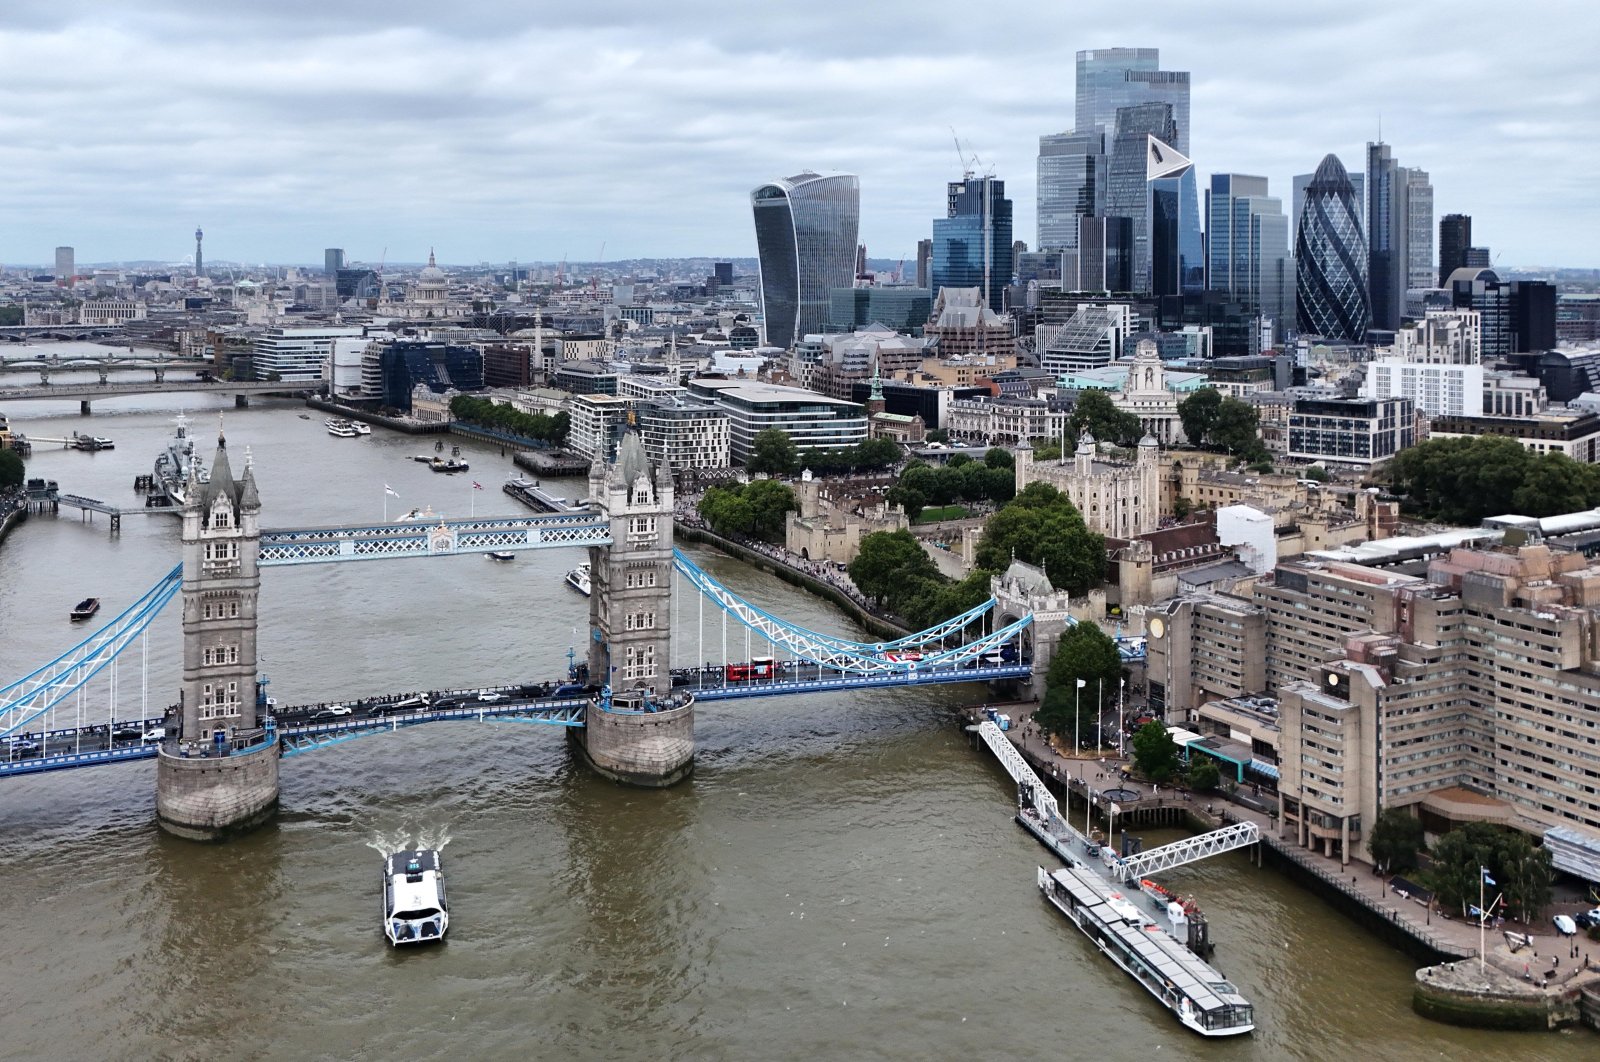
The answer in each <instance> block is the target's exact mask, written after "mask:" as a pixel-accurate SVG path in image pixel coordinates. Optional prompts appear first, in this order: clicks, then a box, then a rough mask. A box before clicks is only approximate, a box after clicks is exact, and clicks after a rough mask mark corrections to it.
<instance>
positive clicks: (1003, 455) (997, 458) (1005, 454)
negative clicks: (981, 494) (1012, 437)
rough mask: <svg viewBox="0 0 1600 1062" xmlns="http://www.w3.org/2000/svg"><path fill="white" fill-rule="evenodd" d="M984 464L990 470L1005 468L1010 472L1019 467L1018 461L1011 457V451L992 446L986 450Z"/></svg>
mask: <svg viewBox="0 0 1600 1062" xmlns="http://www.w3.org/2000/svg"><path fill="white" fill-rule="evenodd" d="M983 463H984V464H986V465H988V466H989V467H990V468H1003V469H1005V470H1006V471H1008V472H1009V471H1010V470H1012V469H1014V468H1016V467H1017V459H1016V458H1015V457H1013V456H1012V455H1011V451H1010V450H1007V449H1005V448H1004V447H1002V446H991V447H989V449H987V450H985V451H984V454H983Z"/></svg>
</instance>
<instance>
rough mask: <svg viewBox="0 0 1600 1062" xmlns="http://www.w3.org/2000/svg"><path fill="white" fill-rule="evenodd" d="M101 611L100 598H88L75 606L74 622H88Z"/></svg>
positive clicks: (73, 611)
mask: <svg viewBox="0 0 1600 1062" xmlns="http://www.w3.org/2000/svg"><path fill="white" fill-rule="evenodd" d="M99 611H100V599H99V598H98V597H86V598H84V599H83V600H82V601H79V602H78V603H77V604H76V605H74V606H73V608H72V618H73V619H74V620H86V619H88V618H89V617H90V616H93V615H94V614H95V613H96V612H99Z"/></svg>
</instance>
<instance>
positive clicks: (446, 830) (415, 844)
mask: <svg viewBox="0 0 1600 1062" xmlns="http://www.w3.org/2000/svg"><path fill="white" fill-rule="evenodd" d="M413 838H415V840H413ZM449 843H450V827H449V826H444V825H441V826H433V827H427V826H424V827H422V828H421V829H413V828H411V827H410V826H402V827H401V828H400V829H398V830H396V831H394V832H393V833H384V832H383V831H381V830H375V831H373V834H372V837H371V838H370V839H369V840H368V841H367V847H368V848H370V849H372V850H373V851H374V852H377V853H378V854H379V855H381V856H383V857H384V858H385V859H387V858H389V857H390V856H392V855H394V853H396V852H410V851H414V850H416V849H418V848H432V849H434V850H438V849H441V848H443V847H444V846H445V845H447V844H449Z"/></svg>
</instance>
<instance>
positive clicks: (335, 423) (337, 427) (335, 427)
mask: <svg viewBox="0 0 1600 1062" xmlns="http://www.w3.org/2000/svg"><path fill="white" fill-rule="evenodd" d="M323 424H324V426H326V427H327V429H328V434H329V435H336V436H338V437H339V438H341V439H354V438H355V437H356V436H357V435H358V434H359V433H358V432H357V431H356V429H355V426H354V425H353V424H351V423H350V422H349V421H348V420H345V419H343V418H342V417H334V418H333V419H331V420H325V421H323Z"/></svg>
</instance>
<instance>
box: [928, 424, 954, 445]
mask: <svg viewBox="0 0 1600 1062" xmlns="http://www.w3.org/2000/svg"><path fill="white" fill-rule="evenodd" d="M949 441H950V433H949V432H948V431H945V430H944V429H943V428H934V429H932V430H931V431H929V432H928V434H927V435H926V436H925V437H924V438H923V442H931V443H947V442H949Z"/></svg>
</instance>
